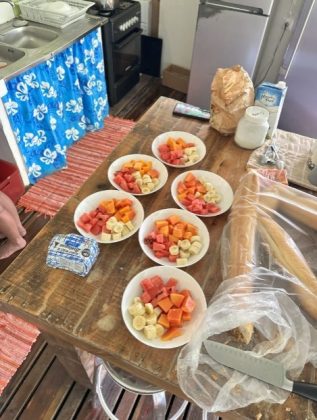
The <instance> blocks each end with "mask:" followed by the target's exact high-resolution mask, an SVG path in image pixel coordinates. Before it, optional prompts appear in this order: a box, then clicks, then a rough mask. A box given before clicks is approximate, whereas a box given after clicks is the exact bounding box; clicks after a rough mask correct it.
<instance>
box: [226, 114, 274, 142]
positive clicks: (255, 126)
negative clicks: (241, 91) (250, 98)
mask: <svg viewBox="0 0 317 420" xmlns="http://www.w3.org/2000/svg"><path fill="white" fill-rule="evenodd" d="M269 115H270V114H269V111H267V110H266V109H265V108H261V107H260V106H249V107H248V108H247V109H246V110H245V114H244V116H243V117H242V118H241V120H240V121H239V123H238V127H237V130H236V133H235V135H234V140H235V142H236V143H237V145H238V146H241V147H243V148H245V149H256V148H257V147H260V146H262V144H263V143H264V141H265V137H266V134H267V131H268V129H269V122H268V118H269Z"/></svg>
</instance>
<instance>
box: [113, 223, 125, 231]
mask: <svg viewBox="0 0 317 420" xmlns="http://www.w3.org/2000/svg"><path fill="white" fill-rule="evenodd" d="M123 228H124V223H122V222H118V223H116V224H115V225H114V226H113V228H112V231H113V232H114V233H121V232H122V231H123Z"/></svg>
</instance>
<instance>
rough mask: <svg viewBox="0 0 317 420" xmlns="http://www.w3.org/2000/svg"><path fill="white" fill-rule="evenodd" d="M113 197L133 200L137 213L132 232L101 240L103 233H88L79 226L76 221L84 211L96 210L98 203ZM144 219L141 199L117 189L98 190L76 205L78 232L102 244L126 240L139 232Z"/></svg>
mask: <svg viewBox="0 0 317 420" xmlns="http://www.w3.org/2000/svg"><path fill="white" fill-rule="evenodd" d="M112 198H115V199H117V200H122V199H125V198H128V199H129V200H131V201H132V203H133V209H134V210H135V213H136V215H135V217H134V219H133V220H132V223H133V225H134V229H133V230H131V232H130V233H128V234H127V235H125V236H122V238H120V239H116V240H111V241H105V240H101V234H100V235H93V234H92V233H87V232H85V231H84V230H83V229H82V228H81V227H79V226H78V225H77V223H76V221H77V220H78V219H79V217H80V216H81V215H82V214H83V213H86V212H89V211H92V210H95V209H96V208H97V207H98V205H99V204H100V202H101V201H103V200H111V199H112ZM143 219H144V210H143V207H142V204H141V203H140V201H139V200H138V199H137V198H135V197H134V196H133V195H132V194H129V193H127V192H124V191H117V190H105V191H99V192H96V193H94V194H91V195H89V196H88V197H86V198H85V199H84V200H83V201H82V202H80V203H79V204H78V206H77V207H76V210H75V213H74V224H75V226H76V229H77V230H78V232H79V233H80V234H81V235H83V236H85V237H86V238H92V239H95V240H96V241H97V242H99V243H102V244H112V243H115V242H121V241H124V240H125V239H127V238H129V237H130V236H132V235H134V234H135V232H137V230H138V229H139V228H140V226H141V224H142V222H143Z"/></svg>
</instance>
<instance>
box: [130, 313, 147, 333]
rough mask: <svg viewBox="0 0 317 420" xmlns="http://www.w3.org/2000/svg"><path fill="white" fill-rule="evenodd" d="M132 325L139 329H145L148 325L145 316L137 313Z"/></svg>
mask: <svg viewBox="0 0 317 420" xmlns="http://www.w3.org/2000/svg"><path fill="white" fill-rule="evenodd" d="M132 325H133V328H134V329H135V330H137V331H141V330H143V328H144V327H145V325H146V320H145V318H144V316H141V315H137V316H136V317H134V318H133V322H132Z"/></svg>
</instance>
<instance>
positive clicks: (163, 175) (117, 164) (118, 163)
mask: <svg viewBox="0 0 317 420" xmlns="http://www.w3.org/2000/svg"><path fill="white" fill-rule="evenodd" d="M130 160H144V161H151V162H152V168H153V169H156V170H157V171H158V172H159V174H160V175H159V181H160V183H159V184H158V185H157V187H156V188H154V190H153V191H151V192H149V193H147V194H143V193H141V194H134V193H132V192H130V193H129V194H133V195H148V194H152V193H154V192H156V191H158V190H160V189H161V188H162V187H163V186H164V185H165V184H166V181H167V178H168V172H167V169H166V167H165V165H163V164H162V163H161V162H160V161H159V160H157V159H155V158H154V157H153V156H149V155H141V154H134V155H126V156H122V157H120V158H119V159H117V160H115V161H114V162H112V164H111V165H110V166H109V169H108V179H109V181H110V183H111V184H112V185H113V186H114V187H115V188H116V189H117V190H120V191H124V190H122V188H120V186H119V185H118V184H117V183H116V182H115V181H114V176H115V173H116V172H117V171H120V169H121V168H122V166H123V165H124V164H125V163H127V162H129V161H130Z"/></svg>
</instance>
